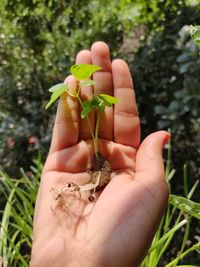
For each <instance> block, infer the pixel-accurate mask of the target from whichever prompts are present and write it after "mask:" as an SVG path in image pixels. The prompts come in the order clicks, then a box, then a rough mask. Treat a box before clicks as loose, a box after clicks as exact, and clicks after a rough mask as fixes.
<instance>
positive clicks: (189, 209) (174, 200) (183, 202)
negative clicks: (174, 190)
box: [169, 195, 200, 219]
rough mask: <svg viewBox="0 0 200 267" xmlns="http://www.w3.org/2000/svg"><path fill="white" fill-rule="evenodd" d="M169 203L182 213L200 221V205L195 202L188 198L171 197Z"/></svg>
mask: <svg viewBox="0 0 200 267" xmlns="http://www.w3.org/2000/svg"><path fill="white" fill-rule="evenodd" d="M169 203H170V204H172V205H173V206H175V207H176V208H178V209H180V210H181V211H183V212H185V213H187V214H189V215H191V216H193V217H195V218H197V219H200V204H199V203H196V202H194V201H191V200H189V199H187V198H184V197H180V196H176V195H170V197H169Z"/></svg>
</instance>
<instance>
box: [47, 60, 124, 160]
mask: <svg viewBox="0 0 200 267" xmlns="http://www.w3.org/2000/svg"><path fill="white" fill-rule="evenodd" d="M98 70H101V67H99V66H96V65H89V64H76V65H73V66H72V67H71V69H70V71H71V74H72V75H73V76H74V77H75V79H76V81H77V88H72V89H71V90H70V91H69V86H68V84H64V83H59V84H56V85H54V86H53V87H51V88H50V89H49V91H50V92H51V93H52V95H51V98H50V100H49V102H48V103H47V105H46V109H47V108H49V107H50V106H51V104H53V103H54V102H55V101H56V100H57V99H58V98H59V97H60V95H62V94H63V93H64V92H67V93H68V94H69V95H70V96H72V97H75V98H77V100H78V101H79V103H80V106H81V108H82V111H81V114H80V116H81V118H82V119H86V121H87V124H88V127H89V130H90V134H91V138H92V140H93V145H94V154H95V157H96V158H98V133H99V125H100V119H101V114H102V113H103V112H104V111H105V107H106V106H107V107H111V106H112V105H114V104H116V103H118V102H119V99H117V98H116V97H113V96H110V95H107V94H98V95H93V96H92V98H91V99H90V100H87V101H82V100H81V98H80V90H81V86H93V85H95V84H96V82H95V81H93V80H91V79H90V77H91V76H92V75H93V73H94V72H96V71H98ZM92 110H95V111H96V112H97V119H96V125H95V132H93V130H92V127H91V122H90V120H89V113H90V112H91V111H92Z"/></svg>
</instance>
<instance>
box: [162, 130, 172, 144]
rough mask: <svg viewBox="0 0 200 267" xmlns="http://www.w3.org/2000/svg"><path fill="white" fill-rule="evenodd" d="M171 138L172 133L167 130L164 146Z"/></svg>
mask: <svg viewBox="0 0 200 267" xmlns="http://www.w3.org/2000/svg"><path fill="white" fill-rule="evenodd" d="M170 139H171V135H170V133H168V132H167V133H166V135H165V138H164V140H163V146H164V145H166V144H167V143H168V142H169V140H170Z"/></svg>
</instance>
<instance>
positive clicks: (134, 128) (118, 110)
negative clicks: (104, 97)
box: [112, 59, 140, 148]
mask: <svg viewBox="0 0 200 267" xmlns="http://www.w3.org/2000/svg"><path fill="white" fill-rule="evenodd" d="M112 71H113V84H114V96H115V97H117V98H119V99H120V102H119V103H117V104H115V107H114V141H115V142H116V143H120V144H123V145H129V146H132V147H135V148H137V147H138V146H139V144H140V121H139V116H138V110H137V105H136V100H135V92H134V89H133V82H132V78H131V74H130V71H129V68H128V66H127V64H126V63H125V62H124V61H123V60H121V59H116V60H114V61H113V63H112Z"/></svg>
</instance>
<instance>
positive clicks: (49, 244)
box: [31, 42, 169, 267]
mask: <svg viewBox="0 0 200 267" xmlns="http://www.w3.org/2000/svg"><path fill="white" fill-rule="evenodd" d="M76 63H78V64H81V63H86V64H95V65H99V66H101V67H102V71H100V72H97V73H95V74H94V75H93V79H94V80H95V81H96V85H95V86H94V87H93V88H92V87H84V88H82V89H81V97H82V99H87V98H88V97H89V95H91V94H98V93H106V94H110V95H114V96H115V97H117V98H119V99H120V102H119V103H117V104H116V105H115V107H114V109H113V108H107V109H106V111H105V113H104V115H103V116H102V120H101V125H100V131H99V137H100V138H99V143H98V147H99V150H100V153H101V154H102V155H103V156H104V157H105V158H106V159H107V160H108V162H109V163H110V165H111V167H112V171H113V172H112V179H111V181H110V182H109V184H108V185H107V186H106V187H105V188H104V190H103V191H102V192H101V194H100V195H99V196H98V198H97V199H96V200H95V201H94V202H89V201H88V194H87V192H85V193H81V196H78V197H77V199H78V201H76V200H75V201H73V203H72V202H71V200H70V201H69V203H70V205H67V203H66V206H67V209H63V208H62V207H61V206H59V205H57V204H59V203H57V202H56V201H55V197H56V191H57V190H59V189H60V188H61V187H62V185H63V184H64V183H66V182H74V183H75V184H77V185H83V184H86V183H88V182H90V179H91V176H90V174H89V173H88V170H90V169H91V168H92V164H93V154H94V151H93V145H92V141H91V139H90V132H89V129H88V126H87V124H86V122H85V121H84V120H81V119H80V118H79V106H78V103H77V102H76V100H74V99H72V98H71V97H70V96H68V95H65V94H64V95H62V97H61V99H60V102H59V105H58V111H57V115H56V120H55V126H54V131H53V137H52V144H51V148H50V152H49V155H48V158H47V161H46V163H45V166H44V169H43V174H42V179H41V184H40V188H39V192H38V197H37V202H36V207H35V217H34V238H33V248H32V260H31V267H39V266H48V267H51V266H52V267H67V266H73V267H76V266H77V267H78V266H87V267H90V266H91V267H93V266H94V267H95V266H96V267H100V266H102V267H103V266H105V267H107V266H108V267H111V266H116V267H117V266H121V267H122V266H124V267H126V266H139V264H140V263H141V261H142V259H143V257H144V255H145V253H146V251H147V249H148V247H149V245H150V243H151V241H152V238H153V236H154V233H155V231H156V228H157V226H158V223H159V221H160V219H161V217H162V214H163V211H164V208H165V206H166V203H167V197H168V190H167V185H166V182H165V179H164V167H163V161H162V147H163V145H164V144H165V143H166V142H167V140H168V138H169V135H168V133H166V132H164V131H159V132H156V133H154V134H151V135H149V136H148V137H147V138H146V139H145V140H144V141H143V142H142V144H140V123H139V117H138V111H137V107H136V102H135V95H134V90H133V84H132V80H131V75H130V72H129V68H128V66H127V64H126V63H125V62H124V61H123V60H120V59H117V60H114V61H113V62H112V63H111V61H110V54H109V48H108V47H107V45H106V44H105V43H102V42H97V43H94V44H93V45H92V47H91V51H88V50H83V51H81V52H80V53H79V54H78V55H77V58H76ZM65 82H67V83H68V84H69V85H70V86H73V87H74V86H76V84H75V80H74V79H73V77H72V76H69V77H67V78H66V81H65ZM90 120H91V123H92V127H94V125H95V114H91V116H90ZM52 189H53V190H52ZM72 197H73V196H72ZM73 198H75V197H73ZM52 206H53V209H52Z"/></svg>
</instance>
